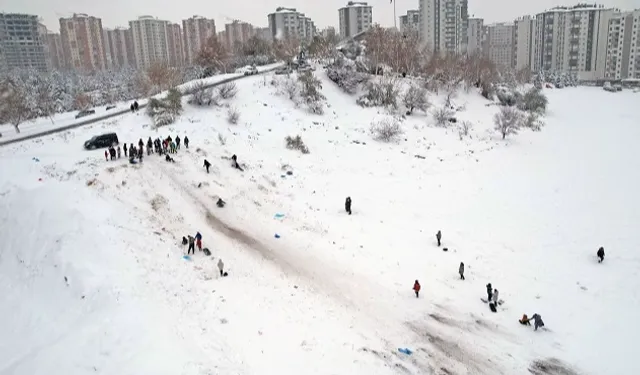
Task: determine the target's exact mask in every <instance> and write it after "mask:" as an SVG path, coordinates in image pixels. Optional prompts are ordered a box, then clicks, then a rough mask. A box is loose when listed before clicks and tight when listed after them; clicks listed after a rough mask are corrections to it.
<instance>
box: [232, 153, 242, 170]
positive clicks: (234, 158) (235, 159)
mask: <svg viewBox="0 0 640 375" xmlns="http://www.w3.org/2000/svg"><path fill="white" fill-rule="evenodd" d="M231 166H232V167H233V168H235V169H237V170H239V171H240V172H242V171H244V169H242V167H241V166H240V163H238V157H237V156H236V155H235V154H234V155H233V156H232V157H231Z"/></svg>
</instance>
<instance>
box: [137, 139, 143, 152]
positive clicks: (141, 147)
mask: <svg viewBox="0 0 640 375" xmlns="http://www.w3.org/2000/svg"><path fill="white" fill-rule="evenodd" d="M138 148H139V149H140V150H143V149H144V142H142V138H140V140H139V141H138Z"/></svg>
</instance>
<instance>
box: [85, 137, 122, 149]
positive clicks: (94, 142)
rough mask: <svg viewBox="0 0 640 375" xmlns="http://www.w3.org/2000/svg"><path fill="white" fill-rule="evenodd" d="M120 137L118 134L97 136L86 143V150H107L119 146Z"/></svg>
mask: <svg viewBox="0 0 640 375" xmlns="http://www.w3.org/2000/svg"><path fill="white" fill-rule="evenodd" d="M119 143H120V141H119V140H118V136H117V135H116V133H107V134H102V135H96V136H95V137H93V138H91V139H90V140H88V141H86V142H85V143H84V148H85V149H87V150H94V149H96V148H106V147H110V146H113V145H117V144H119Z"/></svg>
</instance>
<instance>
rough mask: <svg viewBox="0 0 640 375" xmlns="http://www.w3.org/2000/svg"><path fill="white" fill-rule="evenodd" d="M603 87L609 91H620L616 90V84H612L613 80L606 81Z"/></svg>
mask: <svg viewBox="0 0 640 375" xmlns="http://www.w3.org/2000/svg"><path fill="white" fill-rule="evenodd" d="M602 89H603V90H604V91H609V92H616V91H618V90H616V88H615V87H614V86H612V85H611V82H605V83H604V85H603V86H602Z"/></svg>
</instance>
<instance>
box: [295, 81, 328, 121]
mask: <svg viewBox="0 0 640 375" xmlns="http://www.w3.org/2000/svg"><path fill="white" fill-rule="evenodd" d="M298 82H299V83H300V86H301V87H300V96H301V98H302V100H303V101H304V102H305V104H306V105H307V107H308V108H309V110H310V111H311V112H313V113H317V114H322V113H323V112H324V109H323V104H322V102H323V101H324V100H325V96H324V95H322V93H321V92H320V91H321V90H322V82H321V81H320V80H319V79H318V78H317V77H316V76H314V75H313V73H312V72H310V71H307V72H303V73H301V74H299V75H298Z"/></svg>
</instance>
